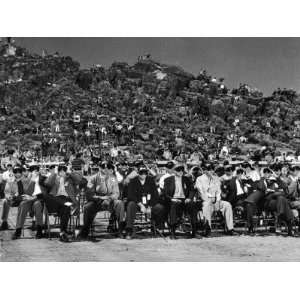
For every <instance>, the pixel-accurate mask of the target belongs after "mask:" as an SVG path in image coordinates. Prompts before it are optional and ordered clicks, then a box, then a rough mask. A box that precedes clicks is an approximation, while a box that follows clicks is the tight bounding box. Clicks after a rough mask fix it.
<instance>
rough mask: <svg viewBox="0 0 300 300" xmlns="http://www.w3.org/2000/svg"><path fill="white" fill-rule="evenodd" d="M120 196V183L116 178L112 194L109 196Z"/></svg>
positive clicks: (116, 197)
mask: <svg viewBox="0 0 300 300" xmlns="http://www.w3.org/2000/svg"><path fill="white" fill-rule="evenodd" d="M119 197H120V190H119V184H118V181H117V179H114V181H113V183H112V194H111V195H110V196H109V198H110V200H113V201H114V200H118V199H119Z"/></svg>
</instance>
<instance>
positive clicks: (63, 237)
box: [59, 233, 70, 243]
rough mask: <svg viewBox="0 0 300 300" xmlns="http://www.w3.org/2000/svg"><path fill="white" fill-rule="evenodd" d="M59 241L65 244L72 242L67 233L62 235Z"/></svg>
mask: <svg viewBox="0 0 300 300" xmlns="http://www.w3.org/2000/svg"><path fill="white" fill-rule="evenodd" d="M59 240H60V241H61V242H63V243H68V242H69V241H70V240H69V238H68V236H67V234H66V233H61V234H60V236H59Z"/></svg>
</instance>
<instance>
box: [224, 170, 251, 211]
mask: <svg viewBox="0 0 300 300" xmlns="http://www.w3.org/2000/svg"><path fill="white" fill-rule="evenodd" d="M244 173H245V172H244V170H243V169H237V170H236V176H234V177H233V178H232V179H231V180H230V181H229V182H228V183H227V198H226V200H227V201H228V202H230V203H231V206H232V207H233V208H235V207H237V206H239V207H243V206H244V200H245V198H246V197H247V193H248V187H247V184H246V183H245V182H244V181H243V180H242V176H243V175H244Z"/></svg>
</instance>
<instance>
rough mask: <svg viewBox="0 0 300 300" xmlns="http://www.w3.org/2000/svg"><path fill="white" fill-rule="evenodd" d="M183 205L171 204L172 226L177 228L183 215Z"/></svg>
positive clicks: (178, 203)
mask: <svg viewBox="0 0 300 300" xmlns="http://www.w3.org/2000/svg"><path fill="white" fill-rule="evenodd" d="M183 207H184V206H183V204H182V203H181V202H171V205H170V225H171V226H176V225H177V223H178V219H179V218H180V217H181V216H182V214H183Z"/></svg>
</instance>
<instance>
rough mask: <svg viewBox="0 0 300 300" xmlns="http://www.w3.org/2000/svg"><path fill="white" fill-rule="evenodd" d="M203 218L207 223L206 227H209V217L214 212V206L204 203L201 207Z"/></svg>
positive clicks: (207, 202) (209, 202)
mask: <svg viewBox="0 0 300 300" xmlns="http://www.w3.org/2000/svg"><path fill="white" fill-rule="evenodd" d="M202 211H203V217H204V218H205V220H206V221H207V222H208V225H209V226H210V227H211V216H212V214H213V212H214V206H213V204H212V203H211V201H204V202H203V206H202Z"/></svg>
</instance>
